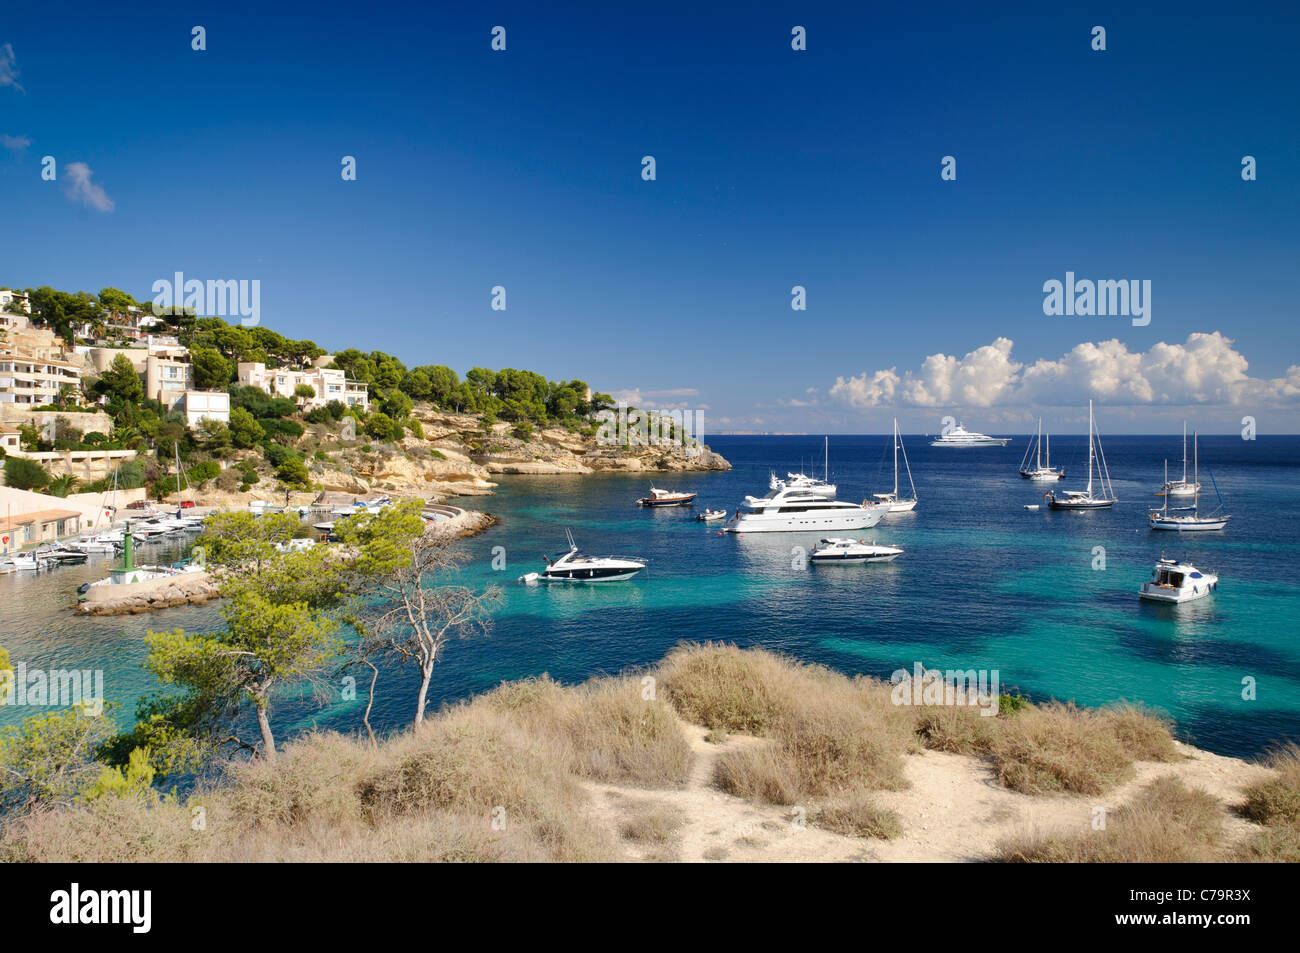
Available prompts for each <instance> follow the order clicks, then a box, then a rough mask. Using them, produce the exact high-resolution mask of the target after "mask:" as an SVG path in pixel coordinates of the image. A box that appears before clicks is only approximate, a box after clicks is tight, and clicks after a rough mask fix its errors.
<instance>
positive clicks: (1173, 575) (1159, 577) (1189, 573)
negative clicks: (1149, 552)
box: [1138, 556, 1219, 603]
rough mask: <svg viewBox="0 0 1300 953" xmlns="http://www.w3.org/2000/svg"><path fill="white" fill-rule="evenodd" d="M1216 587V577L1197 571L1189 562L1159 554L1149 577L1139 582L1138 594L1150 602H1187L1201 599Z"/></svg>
mask: <svg viewBox="0 0 1300 953" xmlns="http://www.w3.org/2000/svg"><path fill="white" fill-rule="evenodd" d="M1218 588H1219V577H1218V576H1217V575H1215V574H1214V573H1212V572H1201V571H1200V570H1199V569H1197V568H1196V567H1195V566H1193V565H1192V564H1191V563H1180V562H1179V561H1178V560H1176V559H1166V558H1165V557H1164V556H1161V557H1160V562H1158V563H1156V568H1155V569H1154V570H1152V572H1151V578H1150V579H1149V580H1148V581H1147V582H1144V583H1142V588H1141V589H1139V590H1138V598H1140V599H1149V600H1151V601H1152V602H1174V603H1177V602H1188V601H1190V600H1192V599H1203V598H1205V597H1206V596H1208V595H1209V594H1210V593H1212V592H1214V591H1215V590H1216V589H1218Z"/></svg>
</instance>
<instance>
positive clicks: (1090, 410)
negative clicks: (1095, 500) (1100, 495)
mask: <svg viewBox="0 0 1300 953" xmlns="http://www.w3.org/2000/svg"><path fill="white" fill-rule="evenodd" d="M1088 496H1089V497H1091V496H1092V401H1088Z"/></svg>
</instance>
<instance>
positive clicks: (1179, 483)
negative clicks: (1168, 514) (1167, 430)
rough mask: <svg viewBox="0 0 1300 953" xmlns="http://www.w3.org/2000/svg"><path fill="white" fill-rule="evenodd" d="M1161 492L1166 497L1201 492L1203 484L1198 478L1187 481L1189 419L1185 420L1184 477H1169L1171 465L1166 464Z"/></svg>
mask: <svg viewBox="0 0 1300 953" xmlns="http://www.w3.org/2000/svg"><path fill="white" fill-rule="evenodd" d="M1160 492H1161V493H1162V494H1164V496H1166V497H1170V496H1172V497H1178V498H1186V497H1189V496H1195V495H1196V494H1197V493H1200V492H1201V484H1200V483H1199V482H1198V479H1197V478H1193V480H1192V482H1190V483H1188V482H1187V421H1185V420H1184V421H1183V478H1182V479H1181V480H1171V479H1169V466H1168V464H1166V465H1165V482H1164V483H1163V484H1162V485H1161V487H1160Z"/></svg>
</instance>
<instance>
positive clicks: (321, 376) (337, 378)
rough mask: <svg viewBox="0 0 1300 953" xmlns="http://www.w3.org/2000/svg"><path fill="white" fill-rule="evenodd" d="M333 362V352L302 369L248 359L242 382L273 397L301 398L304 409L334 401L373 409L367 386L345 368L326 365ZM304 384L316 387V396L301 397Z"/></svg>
mask: <svg viewBox="0 0 1300 953" xmlns="http://www.w3.org/2000/svg"><path fill="white" fill-rule="evenodd" d="M332 363H334V357H333V355H330V354H326V355H325V356H323V357H320V358H317V359H316V363H315V364H314V365H313V366H311V367H308V368H298V369H295V368H288V367H272V368H268V367H267V366H266V365H265V364H260V363H251V362H247V361H245V362H241V363H240V364H239V383H240V384H242V385H244V386H245V387H256V388H258V389H260V390H264V391H266V392H267V393H268V394H270V395H272V396H273V397H288V398H289V399H290V400H297V401H299V402H300V403H301V405H302V407H303V408H304V409H309V408H312V407H324V406H325V405H326V404H328V403H329V402H330V401H331V400H337V401H338V402H339V403H341V404H346V405H347V406H349V407H359V408H360V409H361V410H363V411H369V410H370V392H369V389H368V387H367V385H365V384H364V383H362V382H361V381H350V380H348V379H347V374H346V373H344V372H343V371H342V370H340V369H338V368H330V367H327V366H326V365H328V364H332ZM303 384H306V385H307V386H308V387H310V388H311V389H312V391H313V392H314V393H313V396H311V397H307V398H299V397H298V396H297V389H298V387H299V386H301V385H303Z"/></svg>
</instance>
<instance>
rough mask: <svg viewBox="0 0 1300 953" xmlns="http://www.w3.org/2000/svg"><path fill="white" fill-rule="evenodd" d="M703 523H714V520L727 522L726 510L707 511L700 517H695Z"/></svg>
mask: <svg viewBox="0 0 1300 953" xmlns="http://www.w3.org/2000/svg"><path fill="white" fill-rule="evenodd" d="M695 518H696V519H697V520H699V521H700V522H701V523H712V522H713V521H714V520H725V519H726V518H727V511H726V510H709V509H706V510H705V511H704V512H703V513H701V514H700V515H699V516H697V517H695Z"/></svg>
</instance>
